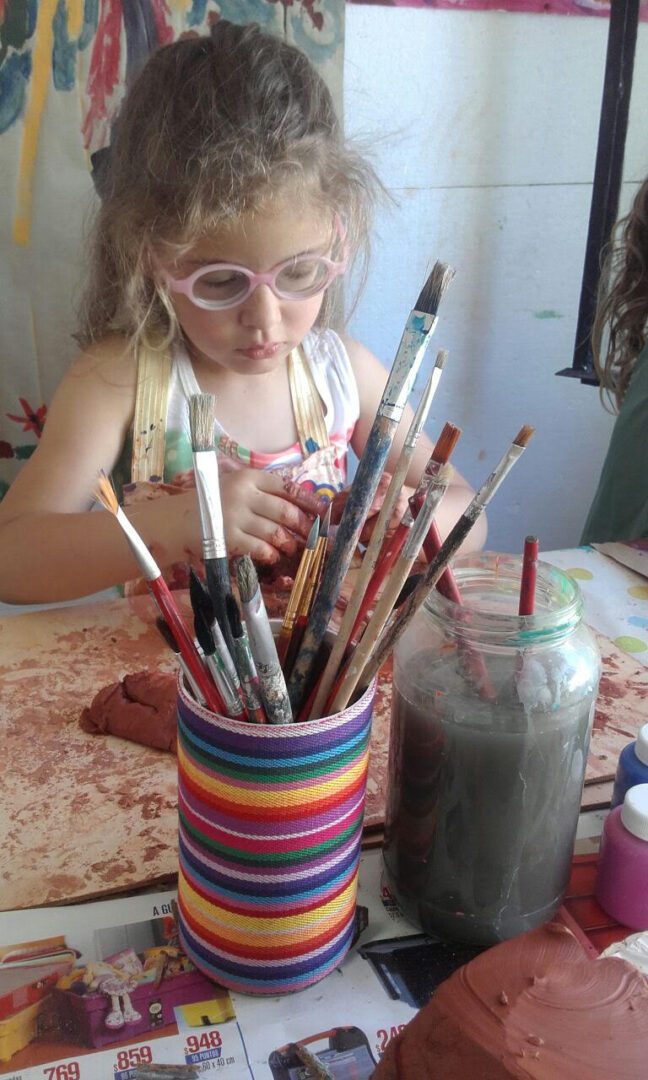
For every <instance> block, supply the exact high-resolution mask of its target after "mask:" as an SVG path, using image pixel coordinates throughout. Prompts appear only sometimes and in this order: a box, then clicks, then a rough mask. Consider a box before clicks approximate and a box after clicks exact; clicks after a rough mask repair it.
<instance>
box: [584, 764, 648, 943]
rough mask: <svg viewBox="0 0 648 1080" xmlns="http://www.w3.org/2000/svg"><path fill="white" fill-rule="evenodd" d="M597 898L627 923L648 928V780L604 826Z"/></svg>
mask: <svg viewBox="0 0 648 1080" xmlns="http://www.w3.org/2000/svg"><path fill="white" fill-rule="evenodd" d="M596 899H597V900H598V902H599V904H600V905H601V907H602V908H603V909H604V910H605V911H607V913H608V915H611V916H612V917H613V918H614V919H617V920H618V922H620V923H622V924H623V925H624V926H630V927H631V928H632V929H633V930H648V784H635V786H634V787H631V788H630V789H629V790H628V791H627V793H626V796H625V799H624V800H623V805H622V806H617V807H615V809H614V810H611V811H610V813H609V814H608V816H607V818H606V820H605V825H604V827H603V836H602V839H601V851H600V853H599V861H598V874H597V878H596Z"/></svg>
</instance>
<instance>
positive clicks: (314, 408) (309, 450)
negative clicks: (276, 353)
mask: <svg viewBox="0 0 648 1080" xmlns="http://www.w3.org/2000/svg"><path fill="white" fill-rule="evenodd" d="M288 379H289V383H290V395H291V398H292V406H293V414H294V417H295V424H296V426H297V434H298V435H299V443H300V446H301V451H302V454H303V456H304V457H305V458H306V457H308V456H309V454H314V453H316V452H317V451H318V450H324V449H326V448H327V447H328V446H330V439H329V436H328V431H327V429H326V420H325V417H324V408H323V405H322V399H321V397H320V395H319V392H318V390H317V386H316V385H315V379H314V378H313V374H312V372H311V369H310V364H309V363H308V361H307V360H306V357H305V355H304V351H303V349H302V348H301V346H299V347H298V348H296V349H293V350H292V352H291V353H290V355H289V357H288Z"/></svg>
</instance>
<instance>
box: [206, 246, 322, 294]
mask: <svg viewBox="0 0 648 1080" xmlns="http://www.w3.org/2000/svg"><path fill="white" fill-rule="evenodd" d="M328 279H329V269H328V266H327V265H326V263H325V262H324V261H323V259H320V258H309V257H306V258H303V259H295V260H294V262H292V263H290V264H289V265H288V266H284V267H283V269H282V270H280V272H279V273H278V274H277V277H276V278H275V289H276V291H277V292H278V293H280V294H281V295H283V296H286V297H288V298H290V297H304V296H309V295H311V294H314V293H316V292H318V291H319V290H320V289H322V288H324V286H325V285H326V283H327V281H328ZM249 288H250V278H249V277H248V275H247V274H244V273H243V272H242V271H237V270H231V269H229V270H228V269H226V268H224V269H222V270H219V269H218V268H216V269H211V270H208V271H207V272H206V273H204V274H201V275H200V276H199V277H197V278H196V280H195V281H194V283H193V294H194V296H195V298H196V299H197V300H203V301H206V302H207V303H216V304H218V303H225V304H226V303H231V301H233V300H239V299H242V298H243V297H244V296H245V295H246V294H247V292H248V291H249Z"/></svg>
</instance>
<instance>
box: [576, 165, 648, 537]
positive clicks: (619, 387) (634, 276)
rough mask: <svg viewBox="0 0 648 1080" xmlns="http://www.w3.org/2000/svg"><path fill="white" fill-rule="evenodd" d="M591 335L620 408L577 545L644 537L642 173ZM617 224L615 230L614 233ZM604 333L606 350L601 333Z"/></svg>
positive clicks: (646, 186)
mask: <svg viewBox="0 0 648 1080" xmlns="http://www.w3.org/2000/svg"><path fill="white" fill-rule="evenodd" d="M616 228H619V229H620V231H619V238H618V242H617V243H616V244H615V243H613V245H612V247H611V250H610V253H609V255H608V258H607V262H606V267H605V269H604V271H603V274H602V275H601V277H602V280H603V281H604V282H605V283H606V285H607V290H606V291H605V292H602V294H601V299H600V302H599V307H598V311H597V316H596V320H595V324H594V333H593V335H592V344H593V348H594V359H595V362H596V367H597V370H598V373H599V378H600V380H601V388H602V391H607V392H608V394H609V395H610V396H613V397H614V400H615V404H616V407H617V409H618V411H619V415H618V416H617V419H616V423H615V425H614V429H613V431H612V437H611V439H610V445H609V447H608V451H607V455H606V458H605V461H604V463H603V469H602V472H601V477H600V479H599V484H598V489H597V491H596V495H595V496H594V501H593V503H592V506H591V508H590V511H589V515H588V518H587V521H586V523H585V528H584V530H583V537H582V540H581V543H584V544H587V543H592V542H594V543H597V542H598V543H603V542H605V541H607V540H639V539H641V538H643V537H648V346H647V343H646V324H647V322H648V179H646V180H644V182H643V184H642V185H641V187H640V188H639V190H638V192H637V194H636V196H635V199H634V203H633V206H632V209H631V211H630V213H629V214H628V215H627V217H626V218H624V219H622V221H621V222H619V223H618V226H617V227H616ZM616 228H615V231H616ZM606 333H607V335H608V340H607V346H606V348H605V349H603V347H602V343H603V337H604V335H605V334H606Z"/></svg>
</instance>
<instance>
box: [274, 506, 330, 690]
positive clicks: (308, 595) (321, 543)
mask: <svg viewBox="0 0 648 1080" xmlns="http://www.w3.org/2000/svg"><path fill="white" fill-rule="evenodd" d="M331 509H332V507H331V505H330V504H329V508H328V510H327V512H326V517H325V518H324V520H323V521H322V524H321V525H320V531H319V536H318V537H317V543H316V544H315V552H314V555H313V559H312V562H311V564H310V566H309V568H308V572H307V574H306V580H305V583H304V588H303V591H302V597H301V600H300V602H299V607H298V609H297V617H296V619H295V625H294V626H293V629H292V634H291V635H290V642H289V644H288V650H287V652H286V657H285V660H284V674H285V676H286V678H288V677H289V675H290V672H291V671H292V668H293V664H294V663H295V657H296V656H297V653H298V652H299V650H300V648H301V643H302V641H303V640H304V634H305V633H306V627H307V626H308V619H309V617H310V612H311V608H312V606H313V602H314V600H315V597H316V595H317V590H318V589H319V587H320V585H321V582H322V576H323V573H324V561H325V559H326V547H327V544H328V537H329V530H330V528H331Z"/></svg>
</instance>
